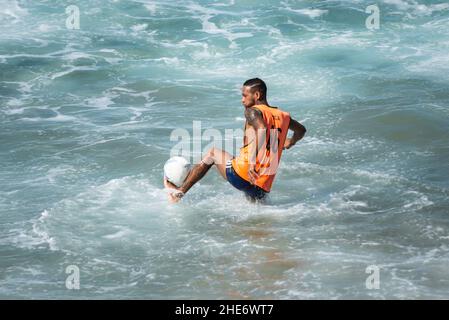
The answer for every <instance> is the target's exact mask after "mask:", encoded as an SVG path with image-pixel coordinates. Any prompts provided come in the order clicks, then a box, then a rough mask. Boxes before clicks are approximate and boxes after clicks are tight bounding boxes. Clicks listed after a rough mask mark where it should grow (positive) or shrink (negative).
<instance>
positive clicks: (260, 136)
mask: <svg viewBox="0 0 449 320" xmlns="http://www.w3.org/2000/svg"><path fill="white" fill-rule="evenodd" d="M245 118H246V121H247V122H248V124H249V125H250V126H251V128H252V129H253V130H254V131H252V134H251V137H248V138H252V139H255V141H254V143H251V144H250V148H249V155H248V156H249V163H250V164H249V169H248V176H249V178H250V182H251V183H252V184H254V182H255V180H256V179H257V178H258V177H259V175H258V173H257V172H256V170H255V166H256V158H257V157H256V156H257V154H258V153H259V151H260V150H262V148H263V144H264V143H265V139H266V137H265V134H266V126H265V122H264V121H263V116H262V113H261V112H260V111H259V110H257V109H255V108H246V109H245ZM254 146H255V148H254Z"/></svg>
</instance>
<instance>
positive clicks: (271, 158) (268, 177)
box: [232, 105, 290, 192]
mask: <svg viewBox="0 0 449 320" xmlns="http://www.w3.org/2000/svg"><path fill="white" fill-rule="evenodd" d="M252 108H255V109H257V110H259V111H260V112H261V113H262V115H263V121H264V123H265V126H266V130H264V135H263V136H264V139H263V143H262V146H261V148H260V150H258V153H257V155H256V153H255V150H256V139H255V137H256V135H257V133H256V131H255V130H254V129H253V128H252V127H251V126H248V125H247V123H245V136H244V138H243V147H242V148H240V154H239V156H237V157H236V158H234V159H233V160H232V167H233V168H234V170H235V172H236V173H237V174H238V175H239V176H240V177H242V178H243V179H245V180H246V181H250V179H249V176H248V169H249V165H250V164H255V171H256V172H257V173H258V175H259V178H258V179H257V180H256V181H255V184H256V185H257V186H258V187H260V188H262V189H263V190H265V191H266V192H270V190H271V185H272V184H273V180H274V177H275V175H276V172H277V169H278V166H279V162H280V160H281V155H282V149H283V147H284V142H285V139H286V137H287V131H288V126H289V124H290V114H289V113H287V112H284V111H282V110H279V109H278V108H276V107H268V106H266V105H255V106H253V107H252ZM260 145H261V143H259V146H260Z"/></svg>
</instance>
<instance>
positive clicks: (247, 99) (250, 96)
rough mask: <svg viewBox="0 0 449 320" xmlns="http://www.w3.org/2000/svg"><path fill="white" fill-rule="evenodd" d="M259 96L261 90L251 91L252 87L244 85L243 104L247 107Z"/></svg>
mask: <svg viewBox="0 0 449 320" xmlns="http://www.w3.org/2000/svg"><path fill="white" fill-rule="evenodd" d="M258 96H259V92H258V91H256V92H251V88H250V87H247V86H243V87H242V104H243V105H244V106H245V108H250V107H252V106H253V105H255V103H256V99H257V98H258Z"/></svg>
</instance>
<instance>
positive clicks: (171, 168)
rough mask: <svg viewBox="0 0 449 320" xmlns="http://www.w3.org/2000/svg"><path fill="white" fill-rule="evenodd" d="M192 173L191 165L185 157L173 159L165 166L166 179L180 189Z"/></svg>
mask: <svg viewBox="0 0 449 320" xmlns="http://www.w3.org/2000/svg"><path fill="white" fill-rule="evenodd" d="M189 172H190V163H189V161H187V160H186V159H185V158H183V157H171V158H170V159H168V160H167V162H166V163H165V165H164V175H165V178H167V180H168V181H169V182H171V183H173V184H174V185H175V186H177V187H180V186H181V185H182V183H183V182H184V180H185V179H186V178H187V175H188V174H189Z"/></svg>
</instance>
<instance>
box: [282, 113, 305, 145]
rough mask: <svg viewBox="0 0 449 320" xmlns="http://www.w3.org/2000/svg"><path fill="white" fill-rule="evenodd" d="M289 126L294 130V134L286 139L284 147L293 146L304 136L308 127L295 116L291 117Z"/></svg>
mask: <svg viewBox="0 0 449 320" xmlns="http://www.w3.org/2000/svg"><path fill="white" fill-rule="evenodd" d="M288 128H289V129H290V130H292V131H293V136H292V137H291V138H287V139H285V143H284V149H290V148H291V147H293V146H294V145H295V144H296V142H298V141H299V140H301V139H302V138H303V137H304V135H305V134H306V131H307V130H306V127H304V126H303V125H302V124H300V123H299V122H298V121H296V120H295V119H293V118H290V124H289V126H288Z"/></svg>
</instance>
